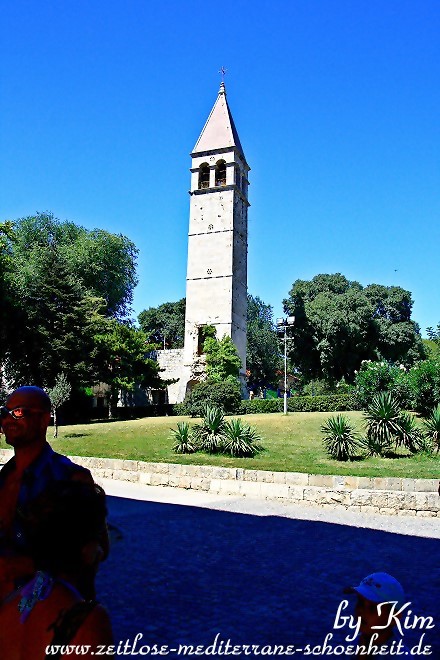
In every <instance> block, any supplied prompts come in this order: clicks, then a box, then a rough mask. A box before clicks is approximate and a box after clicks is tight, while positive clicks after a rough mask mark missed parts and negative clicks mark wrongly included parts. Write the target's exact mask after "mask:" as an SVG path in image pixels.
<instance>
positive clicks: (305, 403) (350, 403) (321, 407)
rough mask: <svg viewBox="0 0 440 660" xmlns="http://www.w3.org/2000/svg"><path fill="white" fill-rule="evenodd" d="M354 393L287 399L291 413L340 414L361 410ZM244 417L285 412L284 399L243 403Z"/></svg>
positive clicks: (241, 408) (254, 400) (255, 400)
mask: <svg viewBox="0 0 440 660" xmlns="http://www.w3.org/2000/svg"><path fill="white" fill-rule="evenodd" d="M359 409H360V407H359V404H358V402H357V400H356V397H355V396H354V394H353V393H351V394H327V395H323V396H292V397H290V398H289V399H287V410H288V411H289V412H339V411H344V410H359ZM240 412H241V414H242V415H245V414H248V415H250V414H253V413H274V412H283V399H282V398H279V399H252V401H251V400H246V401H242V402H241V407H240Z"/></svg>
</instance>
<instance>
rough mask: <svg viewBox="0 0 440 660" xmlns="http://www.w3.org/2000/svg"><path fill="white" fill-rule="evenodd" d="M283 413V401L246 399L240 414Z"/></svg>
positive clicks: (242, 403) (241, 406)
mask: <svg viewBox="0 0 440 660" xmlns="http://www.w3.org/2000/svg"><path fill="white" fill-rule="evenodd" d="M282 411H283V400H282V399H252V401H251V400H250V399H246V400H244V401H242V402H241V405H240V413H241V414H242V415H246V414H249V415H251V414H255V413H275V412H282Z"/></svg>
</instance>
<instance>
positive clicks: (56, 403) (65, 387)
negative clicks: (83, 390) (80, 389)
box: [47, 372, 72, 438]
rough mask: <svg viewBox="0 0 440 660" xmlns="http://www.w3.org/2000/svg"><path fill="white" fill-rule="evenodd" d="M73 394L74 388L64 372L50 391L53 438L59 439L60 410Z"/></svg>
mask: <svg viewBox="0 0 440 660" xmlns="http://www.w3.org/2000/svg"><path fill="white" fill-rule="evenodd" d="M71 392H72V386H71V384H70V383H69V381H68V380H67V378H66V375H65V374H63V373H62V372H61V373H60V374H58V376H57V378H56V380H55V385H54V386H53V387H52V388H51V389H49V390H48V392H47V393H48V395H49V398H50V402H51V404H52V411H53V437H54V438H57V437H58V408H59V407H60V406H62V405H63V403H65V402H66V401H67V400H68V399H69V397H70V394H71Z"/></svg>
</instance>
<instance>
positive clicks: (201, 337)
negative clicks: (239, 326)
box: [197, 325, 217, 355]
mask: <svg viewBox="0 0 440 660" xmlns="http://www.w3.org/2000/svg"><path fill="white" fill-rule="evenodd" d="M197 333H198V334H197V355H203V353H204V351H203V346H204V343H205V339H208V337H215V336H216V334H217V333H216V330H215V327H214V326H213V325H200V326H199V327H198V328H197Z"/></svg>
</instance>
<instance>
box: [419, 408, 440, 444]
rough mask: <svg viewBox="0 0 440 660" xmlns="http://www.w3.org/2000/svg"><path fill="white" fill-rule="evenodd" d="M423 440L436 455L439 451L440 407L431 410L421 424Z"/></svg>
mask: <svg viewBox="0 0 440 660" xmlns="http://www.w3.org/2000/svg"><path fill="white" fill-rule="evenodd" d="M423 426H424V435H425V439H427V440H429V441H430V442H431V444H432V446H433V447H434V448H435V449H436V451H437V453H438V452H439V451H440V405H438V406H436V407H435V408H434V409H433V410H431V412H430V414H429V417H428V418H427V419H426V420H425V421H424V422H423Z"/></svg>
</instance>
